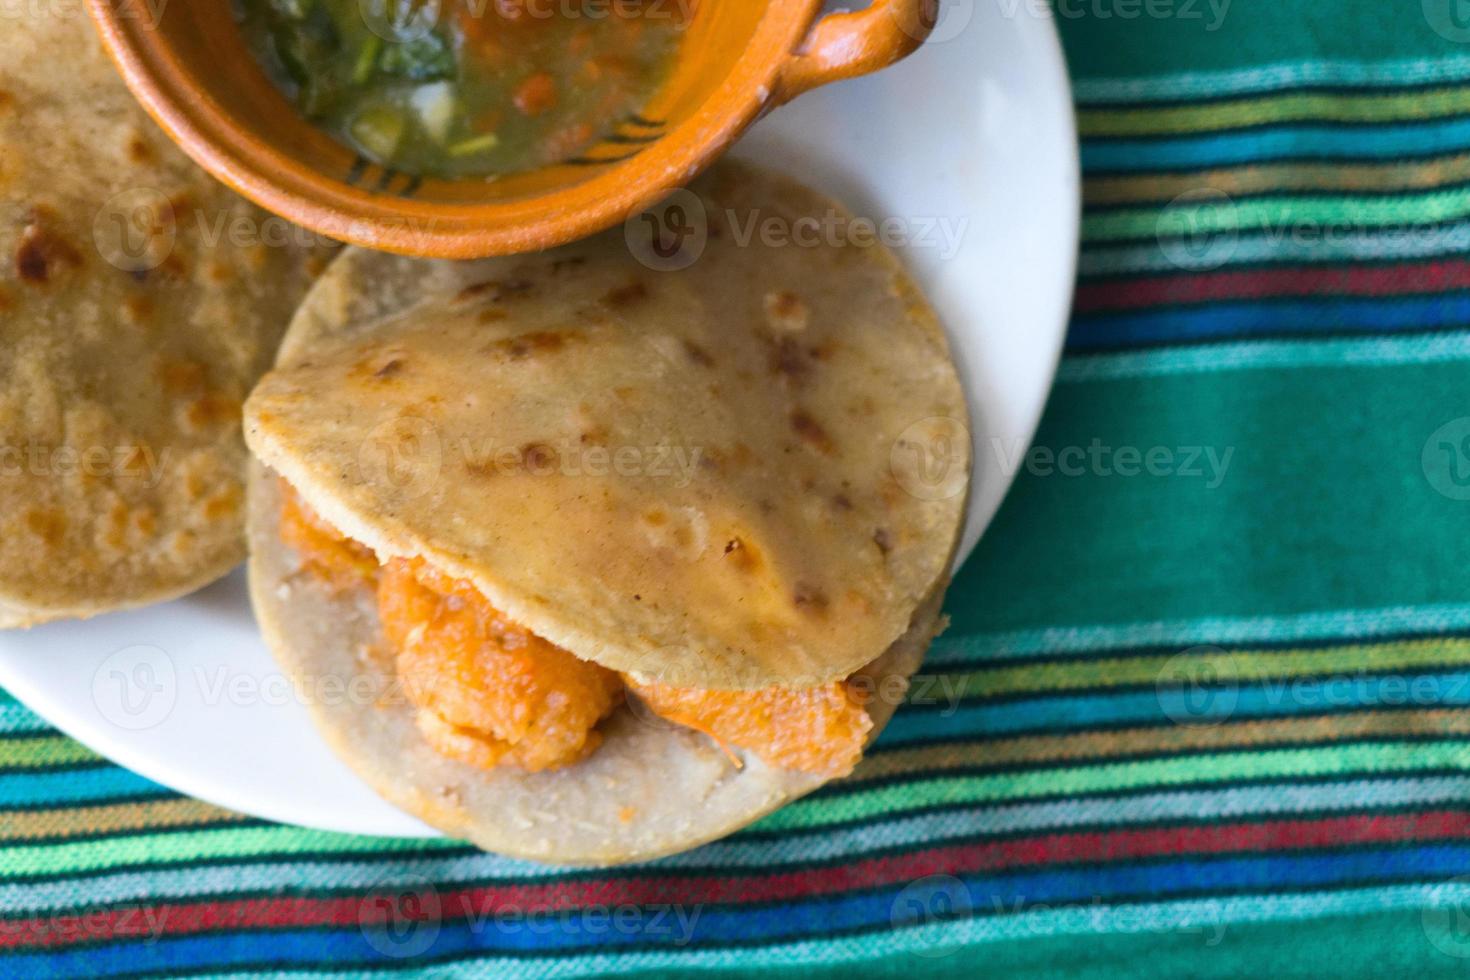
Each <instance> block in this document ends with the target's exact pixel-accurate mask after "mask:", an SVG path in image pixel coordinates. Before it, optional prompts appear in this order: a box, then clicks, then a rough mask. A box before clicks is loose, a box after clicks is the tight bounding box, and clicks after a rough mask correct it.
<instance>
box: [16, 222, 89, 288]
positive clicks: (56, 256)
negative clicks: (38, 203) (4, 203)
mask: <svg viewBox="0 0 1470 980" xmlns="http://www.w3.org/2000/svg"><path fill="white" fill-rule="evenodd" d="M51 220H52V219H51V215H50V213H49V211H48V210H47V209H44V208H39V207H38V208H33V209H32V210H31V220H30V222H29V223H27V224H26V226H25V229H24V230H22V231H21V233H20V243H19V244H18V245H17V246H16V248H15V272H16V274H17V275H18V276H20V278H21V279H23V280H24V281H26V282H33V283H48V282H50V281H51V279H52V277H53V276H54V275H55V274H56V273H57V272H59V271H60V270H62V269H64V268H73V269H75V268H77V267H79V266H80V265H81V264H82V255H81V253H80V252H78V251H77V250H76V249H75V248H73V247H72V245H71V243H70V242H68V241H67V240H66V239H65V238H62V237H61V236H60V235H59V234H58V233H57V232H55V231H54V230H52V229H50V228H48V227H47V225H48V223H49V222H50V221H51Z"/></svg>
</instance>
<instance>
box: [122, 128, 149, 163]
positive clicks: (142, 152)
mask: <svg viewBox="0 0 1470 980" xmlns="http://www.w3.org/2000/svg"><path fill="white" fill-rule="evenodd" d="M128 159H129V160H131V161H132V162H133V163H135V164H138V165H139V166H142V165H143V164H145V163H152V162H153V147H151V146H149V145H148V141H147V140H145V139H144V138H143V137H142V136H139V135H136V134H134V135H133V136H132V137H131V138H129V139H128Z"/></svg>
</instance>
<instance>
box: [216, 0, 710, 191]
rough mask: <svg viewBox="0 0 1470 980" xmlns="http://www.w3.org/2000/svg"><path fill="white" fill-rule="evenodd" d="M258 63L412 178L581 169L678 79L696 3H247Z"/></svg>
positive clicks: (351, 142)
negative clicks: (577, 163) (676, 68)
mask: <svg viewBox="0 0 1470 980" xmlns="http://www.w3.org/2000/svg"><path fill="white" fill-rule="evenodd" d="M235 2H236V11H237V17H238V19H239V22H240V25H241V28H242V30H243V31H244V34H245V37H246V39H247V40H248V42H249V45H250V49H251V51H252V52H253V53H254V54H255V56H256V57H257V58H258V59H259V60H260V62H261V64H262V66H263V67H264V68H265V70H266V73H267V74H268V75H269V76H270V78H271V79H272V81H274V82H275V83H276V84H277V85H278V86H279V87H280V89H281V90H282V92H283V93H285V95H286V96H287V97H288V98H289V99H290V100H291V101H292V102H293V103H294V104H295V105H296V106H297V108H298V109H300V111H301V112H302V113H304V114H305V115H306V117H307V118H308V119H310V120H311V121H312V122H313V123H315V124H316V125H318V126H320V127H322V128H323V129H325V130H326V131H327V132H329V133H331V134H332V135H333V136H335V137H336V138H337V139H339V140H341V141H342V142H343V143H345V144H347V145H348V146H350V147H352V149H354V150H355V151H357V152H358V153H360V154H362V155H363V156H364V157H366V158H367V159H368V160H370V161H372V162H373V163H376V164H380V165H382V166H384V167H390V168H393V169H394V170H397V171H399V172H402V173H406V174H414V175H418V176H433V177H439V178H456V177H488V176H496V175H501V174H507V173H514V172H517V171H524V170H533V169H536V168H538V167H543V166H548V165H551V164H556V163H561V162H563V161H566V160H569V159H573V158H576V157H577V156H578V155H579V154H582V153H584V152H585V151H586V150H588V149H589V148H591V147H592V146H595V145H597V144H598V143H599V142H601V141H602V140H603V139H605V138H607V137H608V136H609V135H610V134H612V133H613V131H614V129H615V128H616V126H617V124H618V123H619V121H620V120H623V119H625V118H627V117H629V116H636V115H637V114H638V111H639V110H640V109H642V108H643V107H644V106H645V105H646V104H647V102H648V101H649V99H650V98H651V97H652V95H653V94H654V93H655V92H656V91H657V89H658V87H659V86H660V85H661V84H663V82H664V81H665V80H666V79H667V78H668V77H669V74H670V70H671V67H672V64H673V59H674V55H675V50H676V48H677V46H678V44H679V41H680V38H681V37H682V35H683V33H684V29H685V27H686V25H687V24H688V23H689V20H690V15H691V12H692V4H693V2H694V0H235Z"/></svg>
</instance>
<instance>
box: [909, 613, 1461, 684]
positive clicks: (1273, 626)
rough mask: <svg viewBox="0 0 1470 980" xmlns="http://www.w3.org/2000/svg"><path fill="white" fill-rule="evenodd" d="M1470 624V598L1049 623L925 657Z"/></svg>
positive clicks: (951, 640) (948, 646) (944, 644)
mask: <svg viewBox="0 0 1470 980" xmlns="http://www.w3.org/2000/svg"><path fill="white" fill-rule="evenodd" d="M1467 629H1470V604H1465V603H1443V604H1439V605H1433V606H1389V607H1385V608H1382V609H1337V610H1326V611H1314V612H1305V613H1296V614H1289V615H1281V616H1254V617H1252V616H1243V617H1234V618H1231V617H1218V616H1205V617H1201V618H1199V619H1193V620H1173V621H1170V620H1155V621H1152V622H1141V623H1118V624H1109V625H1091V626H1069V627H1044V628H1041V629H1032V630H1016V631H1014V632H1007V633H993V634H988V635H987V634H983V633H975V634H966V635H954V636H942V637H940V639H939V640H938V641H937V642H936V644H935V646H934V648H933V649H932V650H931V651H930V654H929V657H928V658H927V659H926V660H925V661H924V666H925V669H926V670H932V669H939V668H947V667H951V666H954V665H956V664H960V663H970V662H972V661H977V660H998V659H1005V658H1011V657H1016V658H1025V657H1034V656H1036V655H1037V654H1058V653H1088V652H1094V651H1112V650H1126V649H1132V648H1136V647H1187V646H1195V645H1198V644H1204V643H1209V644H1214V645H1217V646H1218V645H1233V644H1262V643H1279V642H1291V641H1312V640H1348V639H1357V640H1369V639H1373V638H1375V637H1391V636H1398V635H1402V634H1404V633H1407V632H1425V633H1440V632H1444V633H1458V632H1462V631H1464V630H1467Z"/></svg>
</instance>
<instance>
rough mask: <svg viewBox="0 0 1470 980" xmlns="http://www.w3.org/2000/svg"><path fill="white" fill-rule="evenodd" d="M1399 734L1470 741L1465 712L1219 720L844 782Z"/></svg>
mask: <svg viewBox="0 0 1470 980" xmlns="http://www.w3.org/2000/svg"><path fill="white" fill-rule="evenodd" d="M1287 696H1289V695H1287ZM1406 735H1414V736H1421V735H1443V736H1470V711H1463V710H1458V709H1437V710H1426V711H1357V712H1344V713H1341V714H1334V715H1331V716H1329V717H1318V718H1279V719H1269V720H1251V721H1240V722H1230V721H1228V719H1226V720H1221V721H1219V722H1218V723H1215V724H1211V725H1175V726H1169V727H1150V728H1130V729H1119V730H1117V731H1099V732H1083V733H1080V734H1076V735H1036V736H1022V737H1020V738H997V739H995V740H993V741H986V742H984V743H983V744H982V745H980V746H977V745H976V744H975V743H974V742H967V743H947V744H939V745H926V746H922V747H917V748H912V749H897V750H894V751H891V752H883V753H880V754H878V755H875V756H871V757H869V758H867V759H865V760H863V762H862V764H861V765H859V766H858V768H857V770H856V771H855V772H854V773H853V774H852V776H851V777H849V779H848V782H849V783H861V782H863V781H866V780H877V779H889V778H892V777H894V776H901V775H903V774H905V773H910V772H942V771H944V770H948V769H961V768H970V767H974V766H981V767H986V766H1011V765H1028V764H1044V763H1054V762H1070V761H1086V760H1092V761H1094V762H1099V763H1101V762H1107V761H1109V760H1110V759H1112V758H1115V757H1118V756H1140V755H1150V754H1162V753H1181V752H1202V751H1217V750H1228V749H1242V750H1243V749H1252V748H1261V747H1268V746H1280V745H1302V744H1308V743H1329V742H1338V741H1351V740H1360V739H1369V738H1385V737H1393V736H1406Z"/></svg>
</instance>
